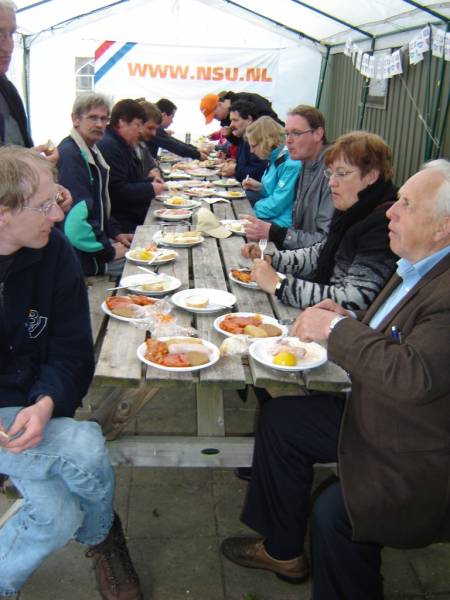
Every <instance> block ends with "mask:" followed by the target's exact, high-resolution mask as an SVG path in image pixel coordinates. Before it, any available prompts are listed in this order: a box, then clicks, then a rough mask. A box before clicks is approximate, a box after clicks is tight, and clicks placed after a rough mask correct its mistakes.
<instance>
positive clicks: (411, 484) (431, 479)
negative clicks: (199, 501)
mask: <svg viewBox="0 0 450 600" xmlns="http://www.w3.org/2000/svg"><path fill="white" fill-rule="evenodd" d="M387 215H388V217H389V219H390V224H389V237H390V244H391V248H392V250H393V252H394V253H396V254H397V255H398V256H400V257H401V259H400V260H399V261H398V268H397V273H396V274H395V275H394V276H393V278H392V279H391V280H390V281H389V282H388V283H387V285H386V287H385V288H384V290H383V291H382V292H381V293H380V295H379V296H378V298H377V299H376V300H375V301H374V303H373V304H372V306H371V307H370V308H369V309H368V310H367V311H366V312H365V313H364V312H361V313H359V314H358V315H357V316H356V318H355V315H353V314H351V313H349V312H348V311H346V310H344V309H342V308H341V307H340V306H339V305H337V304H335V303H334V302H332V301H330V300H325V301H324V302H322V303H320V304H318V305H316V306H315V307H313V308H308V309H306V311H305V312H304V313H303V314H302V315H301V316H300V317H299V318H298V319H297V321H296V323H295V325H294V329H293V334H294V335H297V336H298V337H299V338H300V339H301V340H303V341H325V340H328V357H329V359H330V360H332V361H334V362H336V363H338V364H339V365H341V366H342V367H343V368H344V369H345V370H346V371H347V372H348V373H349V374H350V377H351V380H352V392H351V395H350V396H349V398H348V400H347V401H344V400H343V399H342V398H339V397H335V396H331V395H312V396H305V397H290V398H288V397H285V398H277V399H274V400H271V401H269V402H268V403H267V404H266V405H265V406H264V407H263V410H262V415H261V418H260V420H259V427H258V432H257V436H256V444H255V453H254V459H253V476H252V479H251V483H250V487H249V494H248V496H247V500H246V504H245V507H244V511H243V516H242V521H243V522H244V523H245V524H246V525H248V526H249V527H251V528H253V529H255V530H256V531H258V533H260V534H261V535H262V536H263V537H262V538H260V539H254V538H229V539H227V540H225V541H224V543H223V546H222V550H223V552H224V554H225V556H227V557H228V558H229V559H230V560H232V561H234V562H236V563H238V564H240V565H242V566H246V567H253V568H260V569H266V570H269V571H272V572H274V573H275V574H276V575H278V576H279V577H281V578H283V579H287V580H288V581H293V582H299V581H301V580H302V579H304V578H305V577H306V576H307V575H308V566H307V561H306V557H305V553H304V538H305V530H306V524H307V514H308V504H309V501H310V499H309V495H310V489H311V482H312V472H313V465H314V463H316V462H332V461H336V460H338V465H339V477H340V481H339V482H338V483H335V484H333V485H331V486H330V487H328V488H327V489H326V490H325V491H324V492H323V493H322V494H321V495H320V496H319V498H318V500H317V501H316V503H315V505H314V508H313V512H312V517H311V537H312V564H313V578H314V583H313V598H314V600H338V599H340V600H341V599H342V598H346V599H353V598H358V599H361V600H380V599H381V598H382V597H383V581H382V576H381V574H380V566H381V549H382V547H383V546H384V545H386V546H392V547H397V548H414V547H420V546H425V545H427V544H430V543H432V542H437V541H450V489H449V479H448V478H449V472H450V379H449V376H448V366H449V364H450V345H449V343H448V340H449V339H450V297H449V294H448V290H449V289H450V163H449V162H448V161H446V160H437V161H433V162H431V163H429V164H427V165H425V167H424V168H423V169H422V170H421V171H419V172H418V173H417V174H416V175H414V176H413V177H411V178H410V179H409V180H408V181H407V182H406V183H405V184H404V185H403V187H402V188H401V189H400V191H399V197H398V200H397V202H396V203H395V204H394V205H393V206H392V207H391V208H390V209H389V211H388V213H387Z"/></svg>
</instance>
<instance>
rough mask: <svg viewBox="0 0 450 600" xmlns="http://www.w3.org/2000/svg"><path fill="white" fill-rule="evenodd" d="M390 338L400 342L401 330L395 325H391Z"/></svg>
mask: <svg viewBox="0 0 450 600" xmlns="http://www.w3.org/2000/svg"><path fill="white" fill-rule="evenodd" d="M391 338H392V339H393V340H394V341H395V342H397V343H398V344H401V343H402V332H401V331H400V329H399V328H398V327H396V326H395V325H393V326H392V327H391Z"/></svg>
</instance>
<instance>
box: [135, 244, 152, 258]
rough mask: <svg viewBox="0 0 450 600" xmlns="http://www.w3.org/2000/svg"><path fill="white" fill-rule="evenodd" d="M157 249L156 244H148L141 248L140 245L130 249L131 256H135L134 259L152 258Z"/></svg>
mask: <svg viewBox="0 0 450 600" xmlns="http://www.w3.org/2000/svg"><path fill="white" fill-rule="evenodd" d="M156 251H157V246H156V244H150V245H149V246H146V247H145V248H143V247H142V246H136V248H133V250H130V256H131V258H135V259H136V260H152V258H153V257H154V255H155V252H156Z"/></svg>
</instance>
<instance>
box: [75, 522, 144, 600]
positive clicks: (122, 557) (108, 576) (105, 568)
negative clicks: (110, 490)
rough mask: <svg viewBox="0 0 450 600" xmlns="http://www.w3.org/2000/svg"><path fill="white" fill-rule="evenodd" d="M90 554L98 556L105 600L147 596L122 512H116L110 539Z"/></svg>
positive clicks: (100, 587) (99, 580)
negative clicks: (120, 515)
mask: <svg viewBox="0 0 450 600" xmlns="http://www.w3.org/2000/svg"><path fill="white" fill-rule="evenodd" d="M86 556H88V557H90V558H93V559H94V569H95V576H96V578H97V586H98V590H99V592H100V594H101V596H102V598H103V599H104V600H142V599H143V595H142V590H141V585H140V583H139V578H138V576H137V573H136V571H135V570H134V566H133V563H132V562H131V557H130V555H129V553H128V548H127V543H126V541H125V536H124V534H123V529H122V524H121V522H120V519H119V517H118V515H115V518H114V522H113V525H112V527H111V529H110V531H109V533H108V536H107V538H106V539H105V540H104V541H103V542H101V543H100V544H97V546H92V547H91V548H89V550H88V551H87V552H86Z"/></svg>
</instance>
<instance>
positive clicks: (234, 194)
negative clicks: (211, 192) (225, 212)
mask: <svg viewBox="0 0 450 600" xmlns="http://www.w3.org/2000/svg"><path fill="white" fill-rule="evenodd" d="M217 195H218V196H222V198H229V199H230V200H239V199H240V198H245V197H246V196H245V192H243V191H237V190H236V191H231V192H217Z"/></svg>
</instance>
